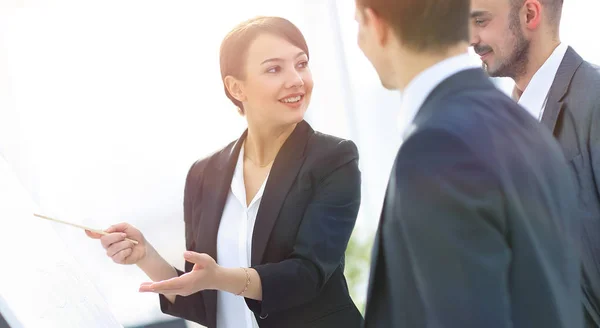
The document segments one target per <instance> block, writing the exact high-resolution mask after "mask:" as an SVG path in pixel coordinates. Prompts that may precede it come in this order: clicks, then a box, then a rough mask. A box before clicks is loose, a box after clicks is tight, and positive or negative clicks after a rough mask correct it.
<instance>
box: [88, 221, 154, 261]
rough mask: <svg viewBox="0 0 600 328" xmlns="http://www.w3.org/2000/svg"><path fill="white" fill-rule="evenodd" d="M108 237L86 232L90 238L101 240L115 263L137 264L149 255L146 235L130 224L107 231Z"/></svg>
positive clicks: (120, 224)
mask: <svg viewBox="0 0 600 328" xmlns="http://www.w3.org/2000/svg"><path fill="white" fill-rule="evenodd" d="M105 232H108V233H109V234H108V235H101V234H98V233H94V232H91V231H89V230H86V231H85V233H86V235H88V237H90V238H93V239H100V243H101V244H102V247H104V249H105V250H106V255H108V256H109V257H110V258H112V260H113V261H114V262H115V263H119V264H136V263H138V262H139V261H141V260H143V259H144V258H145V257H146V254H147V246H146V239H145V238H144V235H143V234H142V233H141V232H140V231H139V230H138V229H137V228H135V227H134V226H132V225H130V224H129V223H119V224H115V225H113V226H110V228H108V229H106V230H105ZM125 238H129V239H133V240H135V241H137V242H138V244H137V245H135V244H134V243H132V242H131V241H129V240H126V239H125Z"/></svg>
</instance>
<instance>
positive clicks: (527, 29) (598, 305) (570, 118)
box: [471, 0, 600, 328]
mask: <svg viewBox="0 0 600 328" xmlns="http://www.w3.org/2000/svg"><path fill="white" fill-rule="evenodd" d="M471 3H472V23H473V24H472V34H471V35H472V37H471V43H472V45H473V47H474V49H475V51H476V52H477V53H478V54H480V55H482V60H483V63H484V65H485V68H486V70H487V71H488V73H489V74H490V75H491V76H494V77H510V78H512V79H513V80H514V81H515V88H514V91H513V97H514V98H515V100H517V101H518V102H519V104H520V105H521V106H523V107H524V108H525V109H526V110H527V111H528V112H529V113H530V114H531V115H533V117H534V118H536V119H537V120H539V121H541V122H542V124H543V125H544V126H546V127H547V128H548V129H549V130H550V131H552V132H553V133H554V136H555V137H556V139H557V140H558V142H559V144H560V146H561V147H562V150H563V152H564V155H565V157H566V159H567V160H568V161H569V164H570V165H569V170H566V171H565V172H564V173H563V174H569V173H568V172H570V173H571V175H572V177H573V178H574V179H575V181H576V182H577V187H578V188H577V191H576V193H575V194H576V195H577V196H578V200H579V203H578V209H577V210H576V211H574V212H573V213H571V214H570V215H569V218H570V219H572V220H575V221H579V222H580V223H581V228H580V231H581V235H580V238H579V240H580V241H581V244H580V247H581V260H582V269H583V270H582V271H583V277H582V282H581V283H582V291H583V298H582V299H583V306H584V309H585V319H586V320H585V321H586V325H587V327H595V328H598V327H600V189H599V188H600V187H599V186H600V71H599V68H598V67H594V66H593V65H592V64H590V63H588V62H586V61H584V60H583V59H582V58H581V57H580V56H579V55H578V54H577V53H576V52H575V50H573V49H572V48H571V47H569V46H568V45H567V44H565V43H564V42H561V41H560V37H559V27H560V18H561V12H562V3H563V1H562V0H546V1H538V0H529V1H524V0H502V1H497V0H495V1H491V0H472V2H471Z"/></svg>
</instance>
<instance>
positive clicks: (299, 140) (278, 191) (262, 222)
mask: <svg viewBox="0 0 600 328" xmlns="http://www.w3.org/2000/svg"><path fill="white" fill-rule="evenodd" d="M312 132H313V130H312V128H311V127H310V125H308V123H306V122H305V121H302V122H300V123H298V125H296V128H295V129H294V132H292V134H291V135H290V136H289V137H288V139H287V140H286V141H285V143H284V144H283V146H282V147H281V149H280V150H279V153H278V154H277V157H275V161H274V162H273V167H272V168H271V173H269V180H268V181H267V185H266V186H265V190H264V193H263V197H262V201H261V203H260V207H259V209H258V213H257V215H256V222H255V223H254V232H253V235H252V256H251V263H252V264H251V265H257V264H260V263H261V262H262V259H263V256H264V253H265V248H266V247H267V243H268V241H269V236H270V235H271V231H272V230H273V227H274V226H275V222H276V221H277V217H278V216H279V211H280V210H281V206H282V205H283V202H284V201H285V198H286V196H287V194H288V192H289V190H290V188H291V187H292V184H293V183H294V181H295V180H296V176H297V175H298V172H299V171H300V168H301V167H302V164H303V163H304V158H305V154H304V150H305V148H306V144H307V142H308V139H309V138H310V135H311V134H312Z"/></svg>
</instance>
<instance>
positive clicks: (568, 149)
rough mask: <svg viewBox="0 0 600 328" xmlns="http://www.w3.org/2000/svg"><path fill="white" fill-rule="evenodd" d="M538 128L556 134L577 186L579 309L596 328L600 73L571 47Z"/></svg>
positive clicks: (599, 302) (599, 309)
mask: <svg viewBox="0 0 600 328" xmlns="http://www.w3.org/2000/svg"><path fill="white" fill-rule="evenodd" d="M542 123H544V125H546V126H547V127H548V128H549V129H550V130H551V131H553V132H554V135H555V136H556V138H557V140H558V142H559V143H560V145H561V147H562V150H563V152H564V154H565V156H566V158H567V160H568V161H569V169H570V170H569V171H570V172H571V173H572V176H573V178H574V179H575V181H576V182H577V186H578V188H577V192H576V195H577V198H578V200H579V214H576V213H573V214H572V215H571V216H570V217H572V218H573V219H577V220H581V222H582V227H581V238H580V239H579V240H580V241H581V259H582V268H583V278H582V289H583V304H584V307H585V309H586V321H587V326H588V327H600V68H598V67H594V66H593V65H591V64H590V63H588V62H586V61H584V60H583V59H582V58H581V57H580V56H579V55H578V54H577V53H576V52H575V51H574V50H573V49H572V48H571V47H569V49H568V50H567V53H566V54H565V57H564V58H563V61H562V63H561V65H560V67H559V68H558V72H557V73H556V77H555V79H554V82H553V83H552V87H551V88H550V93H549V95H548V102H547V104H546V109H545V110H544V115H543V116H542Z"/></svg>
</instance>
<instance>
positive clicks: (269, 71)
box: [267, 66, 279, 73]
mask: <svg viewBox="0 0 600 328" xmlns="http://www.w3.org/2000/svg"><path fill="white" fill-rule="evenodd" d="M277 72H279V66H273V67H269V69H267V73H277Z"/></svg>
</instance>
